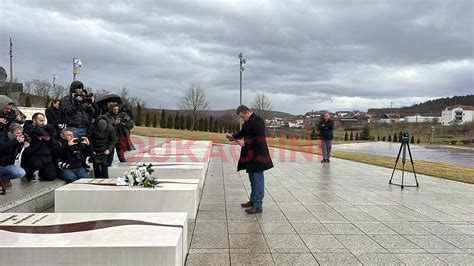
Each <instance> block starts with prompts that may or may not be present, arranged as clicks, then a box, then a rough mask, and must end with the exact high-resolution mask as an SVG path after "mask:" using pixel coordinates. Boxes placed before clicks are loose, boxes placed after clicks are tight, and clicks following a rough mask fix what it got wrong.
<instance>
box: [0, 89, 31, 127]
mask: <svg viewBox="0 0 474 266" xmlns="http://www.w3.org/2000/svg"><path fill="white" fill-rule="evenodd" d="M9 103H13V101H12V99H11V98H10V97H8V96H6V95H0V118H5V119H6V120H7V124H0V131H7V130H8V127H9V126H10V124H11V123H13V122H15V123H18V124H20V125H21V124H23V123H25V116H24V115H23V114H22V113H21V111H20V110H18V108H17V107H16V106H15V105H13V108H12V110H11V111H10V112H8V113H4V112H3V110H2V108H3V107H4V106H5V105H7V104H9ZM17 115H20V120H19V121H17V120H16V116H17Z"/></svg>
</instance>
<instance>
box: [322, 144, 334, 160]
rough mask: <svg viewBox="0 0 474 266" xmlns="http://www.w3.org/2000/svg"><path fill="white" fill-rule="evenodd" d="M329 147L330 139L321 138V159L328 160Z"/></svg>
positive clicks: (330, 145)
mask: <svg viewBox="0 0 474 266" xmlns="http://www.w3.org/2000/svg"><path fill="white" fill-rule="evenodd" d="M331 147H332V140H323V139H322V140H321V148H322V150H323V159H324V160H329V157H331Z"/></svg>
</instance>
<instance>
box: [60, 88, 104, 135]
mask: <svg viewBox="0 0 474 266" xmlns="http://www.w3.org/2000/svg"><path fill="white" fill-rule="evenodd" d="M86 96H87V91H86V90H85V89H84V84H83V83H82V82H80V81H74V82H72V83H71V87H70V89H69V95H68V96H65V97H63V98H62V99H61V102H60V106H61V110H62V112H63V119H64V120H63V122H64V124H66V126H67V127H69V128H70V129H72V130H73V132H74V136H75V137H76V138H80V137H85V136H86V133H87V129H88V128H89V126H90V122H91V120H92V118H93V117H94V115H95V113H96V110H95V109H94V106H93V103H94V97H92V100H91V101H86Z"/></svg>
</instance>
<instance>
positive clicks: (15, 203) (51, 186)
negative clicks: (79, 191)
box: [0, 178, 65, 213]
mask: <svg viewBox="0 0 474 266" xmlns="http://www.w3.org/2000/svg"><path fill="white" fill-rule="evenodd" d="M64 185H65V183H64V181H63V180H60V179H56V180H54V181H33V182H27V181H26V179H25V178H21V179H14V180H12V187H11V188H8V189H7V194H5V195H0V212H19V213H24V212H44V211H46V210H48V209H51V208H53V207H54V190H55V189H56V188H59V187H62V186H64Z"/></svg>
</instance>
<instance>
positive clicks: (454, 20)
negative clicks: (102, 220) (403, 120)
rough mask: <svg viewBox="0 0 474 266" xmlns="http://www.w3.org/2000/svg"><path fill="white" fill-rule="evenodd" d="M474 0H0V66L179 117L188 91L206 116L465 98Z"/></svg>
mask: <svg viewBox="0 0 474 266" xmlns="http://www.w3.org/2000/svg"><path fill="white" fill-rule="evenodd" d="M473 28H474V1H472V0H466V1H463V0H452V1H446V0H439V1H436V0H421V1H416V0H406V1H401V0H392V1H375V0H374V1H352V0H345V1H335V0H330V1H329V0H328V1H250V0H249V1H199V2H198V1H196V2H195V1H151V0H150V1H130V2H123V1H116V0H114V1H97V0H96V1H89V0H81V1H52V0H51V1H41V0H37V1H33V0H32V1H21V0H12V1H10V0H2V1H1V2H0V51H1V54H0V65H1V66H4V67H5V69H6V70H7V72H8V73H9V65H8V60H9V55H8V49H9V40H8V37H10V36H11V37H12V38H13V45H14V68H13V70H14V76H15V77H17V78H18V79H19V80H20V81H21V82H25V81H28V80H31V79H34V78H37V79H49V80H52V77H53V74H56V75H57V76H58V77H59V82H60V83H61V84H63V85H68V84H70V82H71V81H72V58H73V57H79V58H80V59H81V60H82V62H83V67H82V70H81V74H80V75H79V76H78V79H79V80H81V81H83V82H84V83H85V85H86V86H90V87H93V88H96V89H108V90H110V91H118V90H119V89H120V88H121V87H122V85H123V84H126V86H127V87H128V88H129V89H130V91H131V94H132V95H135V96H138V97H140V98H142V99H143V100H144V101H145V102H146V104H147V106H148V107H157V108H158V107H163V108H170V109H176V108H177V104H178V103H179V100H180V97H181V95H182V94H183V93H184V92H185V91H186V90H187V89H188V87H189V84H190V83H193V82H194V83H198V84H200V85H201V87H202V88H204V90H205V92H206V95H207V99H208V101H209V103H210V105H211V109H229V108H235V107H236V106H237V105H238V103H239V59H238V58H237V55H238V54H239V53H240V52H242V53H243V54H244V57H245V58H246V59H247V64H245V71H244V72H243V89H244V91H243V94H244V104H248V105H251V103H252V101H253V97H254V96H255V95H256V93H258V92H264V93H266V94H267V96H268V97H269V98H270V100H271V101H272V103H273V109H274V110H278V111H285V112H290V113H293V114H299V113H304V112H307V111H311V110H312V109H314V110H321V109H326V110H331V111H336V110H353V109H357V110H362V111H365V110H366V109H367V108H371V107H388V106H390V102H393V105H394V107H400V106H405V105H411V104H413V103H418V102H422V101H425V100H428V99H433V98H439V97H446V96H454V95H466V94H472V93H473V91H474V89H473V85H474V76H473V75H474V74H473V73H474V59H473V53H474V44H473V40H474V29H473Z"/></svg>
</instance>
